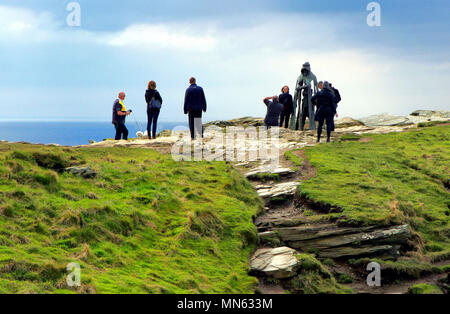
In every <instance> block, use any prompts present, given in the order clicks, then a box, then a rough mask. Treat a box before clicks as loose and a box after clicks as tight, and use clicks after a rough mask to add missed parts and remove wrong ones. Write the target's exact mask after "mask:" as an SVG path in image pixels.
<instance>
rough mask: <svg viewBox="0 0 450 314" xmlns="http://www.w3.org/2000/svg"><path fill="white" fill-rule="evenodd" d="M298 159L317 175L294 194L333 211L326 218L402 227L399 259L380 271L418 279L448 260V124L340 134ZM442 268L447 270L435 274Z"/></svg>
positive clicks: (449, 204) (354, 223) (309, 150)
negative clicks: (405, 229) (405, 232)
mask: <svg viewBox="0 0 450 314" xmlns="http://www.w3.org/2000/svg"><path fill="white" fill-rule="evenodd" d="M305 155H306V158H307V159H308V160H309V161H310V163H311V165H312V166H314V167H315V168H316V169H317V176H316V177H315V178H311V179H310V180H307V181H305V182H304V183H303V184H302V187H301V193H302V196H303V197H304V198H306V199H311V200H314V201H315V202H320V203H322V204H325V205H326V207H328V208H332V209H334V213H331V214H329V215H328V216H329V218H330V219H339V221H340V223H342V224H344V225H352V226H364V225H380V226H388V225H396V224H402V223H407V224H409V225H410V227H411V228H412V230H413V232H414V236H413V238H412V239H411V243H410V245H411V248H410V249H411V250H410V251H409V252H408V253H407V258H403V259H402V260H400V261H398V262H397V263H388V262H385V263H384V266H385V269H388V268H389V269H391V270H393V271H394V272H400V273H401V272H403V273H408V272H409V274H413V275H414V276H419V275H420V273H421V272H422V271H425V272H426V271H428V270H432V269H433V267H431V266H430V264H427V263H429V262H438V261H445V260H449V258H450V193H449V184H450V181H449V180H450V169H449V166H450V126H449V125H442V126H433V127H428V128H420V129H415V130H411V131H408V132H403V133H390V134H384V135H365V136H354V135H344V136H343V137H342V138H341V141H340V142H336V143H331V144H325V145H319V146H316V147H311V148H307V149H306V150H305ZM291 156H292V155H291ZM363 264H364V263H362V265H363ZM443 269H444V270H446V271H448V270H449V265H447V266H443V267H440V268H439V269H437V271H442V270H443Z"/></svg>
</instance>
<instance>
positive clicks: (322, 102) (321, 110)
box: [311, 82, 336, 143]
mask: <svg viewBox="0 0 450 314" xmlns="http://www.w3.org/2000/svg"><path fill="white" fill-rule="evenodd" d="M311 101H312V103H313V104H315V105H316V106H317V112H316V119H317V121H319V127H318V129H317V142H318V143H319V142H320V137H321V135H322V128H323V124H324V121H325V120H326V122H327V142H330V141H331V132H332V131H333V130H334V115H335V112H336V110H335V108H336V107H335V106H336V103H335V101H336V100H335V97H334V95H333V93H332V91H331V88H330V84H329V83H328V82H324V83H323V89H322V90H321V91H320V92H318V93H317V94H316V95H314V96H313V97H312V98H311Z"/></svg>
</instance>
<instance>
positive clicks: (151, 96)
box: [145, 81, 163, 139]
mask: <svg viewBox="0 0 450 314" xmlns="http://www.w3.org/2000/svg"><path fill="white" fill-rule="evenodd" d="M145 102H146V103H147V119H148V123H147V134H148V138H149V139H156V128H157V125H158V117H159V112H160V111H161V105H162V102H163V100H162V98H161V95H160V94H159V92H158V91H157V90H156V82H155V81H150V82H149V83H148V88H147V91H146V92H145ZM152 125H153V129H152Z"/></svg>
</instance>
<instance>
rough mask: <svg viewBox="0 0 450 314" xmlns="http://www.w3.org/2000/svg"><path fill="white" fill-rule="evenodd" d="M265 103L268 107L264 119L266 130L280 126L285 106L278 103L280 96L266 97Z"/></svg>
mask: <svg viewBox="0 0 450 314" xmlns="http://www.w3.org/2000/svg"><path fill="white" fill-rule="evenodd" d="M270 100H272V101H270ZM263 102H264V103H265V104H266V106H267V114H266V118H265V119H264V124H265V126H266V129H270V128H271V127H273V126H279V125H280V124H279V123H280V114H281V112H282V111H283V105H282V104H280V102H279V101H278V96H273V97H266V98H264V99H263Z"/></svg>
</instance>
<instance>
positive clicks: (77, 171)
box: [65, 166, 97, 179]
mask: <svg viewBox="0 0 450 314" xmlns="http://www.w3.org/2000/svg"><path fill="white" fill-rule="evenodd" d="M65 171H67V172H68V173H71V174H73V175H76V176H81V177H83V178H85V179H91V178H94V177H95V176H97V173H96V172H95V171H94V170H93V169H92V168H91V166H87V167H69V168H66V169H65Z"/></svg>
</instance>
